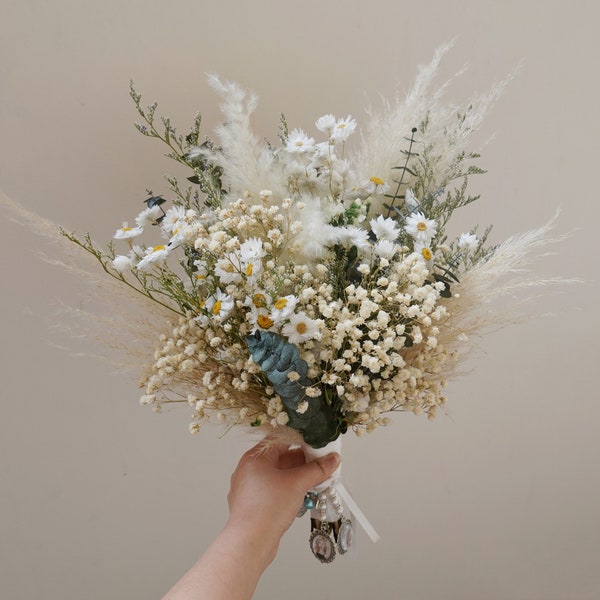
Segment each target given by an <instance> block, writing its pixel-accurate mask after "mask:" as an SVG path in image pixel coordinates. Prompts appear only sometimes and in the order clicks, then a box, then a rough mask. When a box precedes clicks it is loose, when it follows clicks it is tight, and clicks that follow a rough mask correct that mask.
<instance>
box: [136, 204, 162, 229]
mask: <svg viewBox="0 0 600 600" xmlns="http://www.w3.org/2000/svg"><path fill="white" fill-rule="evenodd" d="M162 216H163V211H162V210H161V208H160V206H158V205H157V204H155V205H154V206H151V207H150V208H145V209H144V210H143V211H142V212H141V213H140V214H139V215H138V216H137V217H136V218H135V222H136V223H137V225H138V227H149V226H150V225H156V221H157V220H158V219H160V217H162Z"/></svg>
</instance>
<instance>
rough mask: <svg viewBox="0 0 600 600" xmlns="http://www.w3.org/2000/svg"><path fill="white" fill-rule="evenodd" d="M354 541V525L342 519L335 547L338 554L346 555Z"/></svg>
mask: <svg viewBox="0 0 600 600" xmlns="http://www.w3.org/2000/svg"><path fill="white" fill-rule="evenodd" d="M353 540H354V525H353V524H352V521H350V520H349V519H346V518H343V519H342V523H341V525H340V528H339V530H338V534H337V547H338V550H339V553H340V554H346V552H348V550H349V549H350V546H352V542H353Z"/></svg>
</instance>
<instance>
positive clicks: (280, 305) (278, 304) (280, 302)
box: [275, 298, 288, 310]
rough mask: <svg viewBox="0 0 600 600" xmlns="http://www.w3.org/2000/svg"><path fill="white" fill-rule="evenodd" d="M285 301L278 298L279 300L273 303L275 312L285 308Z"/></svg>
mask: <svg viewBox="0 0 600 600" xmlns="http://www.w3.org/2000/svg"><path fill="white" fill-rule="evenodd" d="M287 303H288V301H287V299H286V298H279V300H277V302H275V308H276V309H277V310H281V309H282V308H285V307H286V306H287Z"/></svg>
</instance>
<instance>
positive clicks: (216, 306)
mask: <svg viewBox="0 0 600 600" xmlns="http://www.w3.org/2000/svg"><path fill="white" fill-rule="evenodd" d="M220 312H221V301H220V300H217V301H216V302H215V303H214V305H213V307H212V314H213V315H218V314H219V313H220Z"/></svg>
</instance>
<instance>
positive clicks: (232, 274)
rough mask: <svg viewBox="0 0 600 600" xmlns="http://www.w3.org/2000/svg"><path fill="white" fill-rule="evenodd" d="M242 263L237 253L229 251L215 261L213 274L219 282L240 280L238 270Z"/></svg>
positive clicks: (227, 282) (226, 282)
mask: <svg viewBox="0 0 600 600" xmlns="http://www.w3.org/2000/svg"><path fill="white" fill-rule="evenodd" d="M241 269H242V265H241V263H240V259H239V257H238V256H237V254H234V253H231V254H228V255H227V256H225V257H224V258H221V259H220V260H218V261H217V264H216V265H215V275H216V276H217V277H218V278H219V280H220V281H221V283H224V284H229V283H237V282H239V281H241V280H242V276H241V274H240V271H241Z"/></svg>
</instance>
